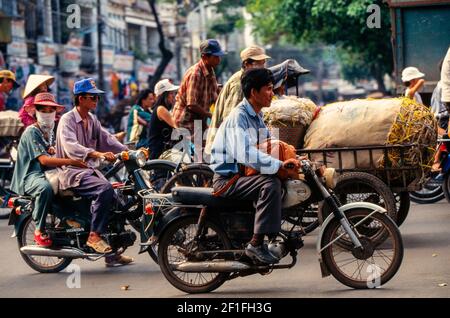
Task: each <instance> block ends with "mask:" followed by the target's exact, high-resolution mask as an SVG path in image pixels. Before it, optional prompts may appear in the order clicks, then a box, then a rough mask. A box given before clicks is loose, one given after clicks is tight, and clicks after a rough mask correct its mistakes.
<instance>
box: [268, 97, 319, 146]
mask: <svg viewBox="0 0 450 318" xmlns="http://www.w3.org/2000/svg"><path fill="white" fill-rule="evenodd" d="M316 109H317V106H316V104H314V103H313V102H312V101H311V100H310V99H307V98H299V97H297V96H283V97H281V98H277V99H274V100H273V101H272V103H271V105H270V107H268V108H263V110H262V112H263V118H264V122H265V124H266V125H267V127H268V128H269V130H270V131H271V134H272V136H273V137H274V138H277V139H279V140H281V141H284V142H286V143H288V144H290V145H293V146H294V147H299V146H301V145H302V141H303V138H304V136H305V133H306V129H307V127H308V126H309V125H310V124H311V122H312V119H313V116H314V113H315V111H316Z"/></svg>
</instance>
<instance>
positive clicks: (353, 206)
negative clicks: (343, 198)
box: [316, 202, 387, 277]
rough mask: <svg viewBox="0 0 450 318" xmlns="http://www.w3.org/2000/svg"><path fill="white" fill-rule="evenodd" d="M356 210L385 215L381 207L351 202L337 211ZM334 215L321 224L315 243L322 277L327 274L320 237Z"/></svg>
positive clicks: (384, 210)
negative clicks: (360, 209)
mask: <svg viewBox="0 0 450 318" xmlns="http://www.w3.org/2000/svg"><path fill="white" fill-rule="evenodd" d="M357 208H363V209H370V210H373V211H377V212H380V213H387V211H386V209H384V208H383V207H381V206H379V205H376V204H373V203H369V202H352V203H347V204H345V205H343V206H341V207H339V210H341V212H342V213H344V214H345V212H347V211H349V210H352V209H357ZM334 217H335V216H334V214H333V213H331V214H330V215H329V216H328V217H327V218H326V219H325V221H324V222H323V224H322V226H321V228H320V232H319V235H318V238H317V243H316V249H317V254H318V257H319V263H320V265H321V270H322V277H325V276H328V275H329V272H328V270H327V269H326V268H324V267H323V266H322V265H323V262H322V253H321V252H320V251H321V250H322V237H323V233H324V232H325V229H326V228H327V226H328V224H330V222H331V221H332V220H333V219H334Z"/></svg>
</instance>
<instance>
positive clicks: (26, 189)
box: [11, 93, 87, 247]
mask: <svg viewBox="0 0 450 318" xmlns="http://www.w3.org/2000/svg"><path fill="white" fill-rule="evenodd" d="M33 105H34V108H35V116H36V120H37V121H36V123H34V124H33V125H31V126H28V127H27V129H26V130H25V131H24V133H23V134H22V136H21V138H20V142H19V146H18V149H17V162H16V165H15V167H14V174H13V177H12V181H11V190H12V191H14V192H16V193H17V194H20V195H29V196H31V197H33V198H35V201H34V210H33V219H34V221H35V222H36V230H35V231H34V240H35V241H36V243H37V244H38V245H40V246H44V247H49V246H51V244H52V241H51V239H50V238H49V237H48V235H46V234H45V220H46V217H47V213H48V211H49V209H50V207H51V203H52V199H53V189H52V187H51V185H50V183H49V182H48V180H47V179H46V178H45V174H44V171H45V170H48V169H49V168H50V167H60V166H66V165H67V166H69V165H71V166H76V167H80V168H86V167H87V166H86V164H85V163H84V162H83V161H79V160H73V159H62V158H55V157H52V155H53V154H54V153H55V151H54V148H53V147H54V136H53V128H54V125H55V117H56V113H57V112H61V111H63V110H64V106H61V105H58V104H57V103H56V102H55V97H54V96H53V95H52V94H50V93H40V94H37V95H36V97H35V100H34V104H33Z"/></svg>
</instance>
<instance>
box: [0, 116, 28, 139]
mask: <svg viewBox="0 0 450 318" xmlns="http://www.w3.org/2000/svg"><path fill="white" fill-rule="evenodd" d="M22 129H23V124H22V122H21V121H20V118H19V113H18V112H15V111H12V110H6V111H2V112H0V136H2V137H6V136H8V137H16V136H19V135H20V132H21V130H22Z"/></svg>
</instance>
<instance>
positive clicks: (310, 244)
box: [0, 201, 450, 298]
mask: <svg viewBox="0 0 450 318" xmlns="http://www.w3.org/2000/svg"><path fill="white" fill-rule="evenodd" d="M11 232H12V228H11V227H7V225H6V221H5V220H1V221H0V238H1V242H2V243H1V246H2V257H1V258H0V297H186V295H185V294H184V293H182V292H180V291H178V290H176V289H175V288H173V287H172V286H171V285H170V284H169V283H168V282H167V281H166V280H165V278H164V277H163V275H162V274H161V272H160V270H159V267H158V266H157V265H156V264H155V263H153V261H152V260H151V259H150V257H149V256H148V255H147V254H143V255H139V256H137V257H136V264H134V265H132V266H128V267H121V268H112V269H111V268H105V266H104V264H103V261H98V262H94V263H91V262H88V261H81V260H77V261H74V262H73V264H78V265H80V266H81V288H68V287H67V285H66V281H67V280H68V278H70V273H67V272H63V273H59V274H39V273H37V272H34V271H33V270H32V269H31V268H29V267H28V266H27V265H26V264H25V262H24V261H23V260H22V258H21V257H20V255H19V253H18V250H17V244H16V240H15V239H12V238H10V234H11ZM401 232H402V235H403V239H404V244H405V247H406V249H405V256H404V260H403V264H402V266H401V268H400V270H399V272H398V273H397V275H396V276H395V277H394V278H393V279H392V280H391V281H390V282H389V283H388V284H386V285H385V286H383V287H382V288H380V289H377V290H367V291H366V290H363V291H361V290H351V289H349V288H347V287H345V286H343V285H341V284H340V283H339V282H338V281H336V280H335V279H334V278H333V277H331V276H330V277H327V278H325V279H322V278H321V276H320V269H319V264H318V262H317V258H316V255H315V240H316V235H317V232H314V233H313V234H312V235H310V236H308V237H306V238H305V247H304V248H303V249H302V250H301V253H300V257H299V263H298V264H297V265H296V266H295V267H294V268H292V269H290V270H278V271H275V272H273V273H272V274H270V275H268V276H260V275H254V276H249V277H245V278H239V279H236V280H233V281H230V282H227V283H225V284H224V285H223V286H222V287H221V288H219V289H218V290H216V291H215V292H213V293H210V294H207V295H200V296H199V295H196V296H189V297H387V298H395V297H450V286H446V287H439V286H438V285H439V284H442V283H447V284H448V285H450V266H449V265H450V205H449V204H448V203H447V202H444V201H441V202H440V203H436V204H433V205H416V204H412V206H411V211H410V215H409V217H408V219H407V220H406V222H405V223H404V225H403V226H402V227H401ZM127 252H128V253H127V254H128V255H133V256H136V253H137V247H134V248H132V249H131V250H129V251H127ZM433 255H434V256H433ZM69 283H70V280H69ZM125 285H129V289H128V290H126V291H125V290H122V289H121V287H122V286H125Z"/></svg>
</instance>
